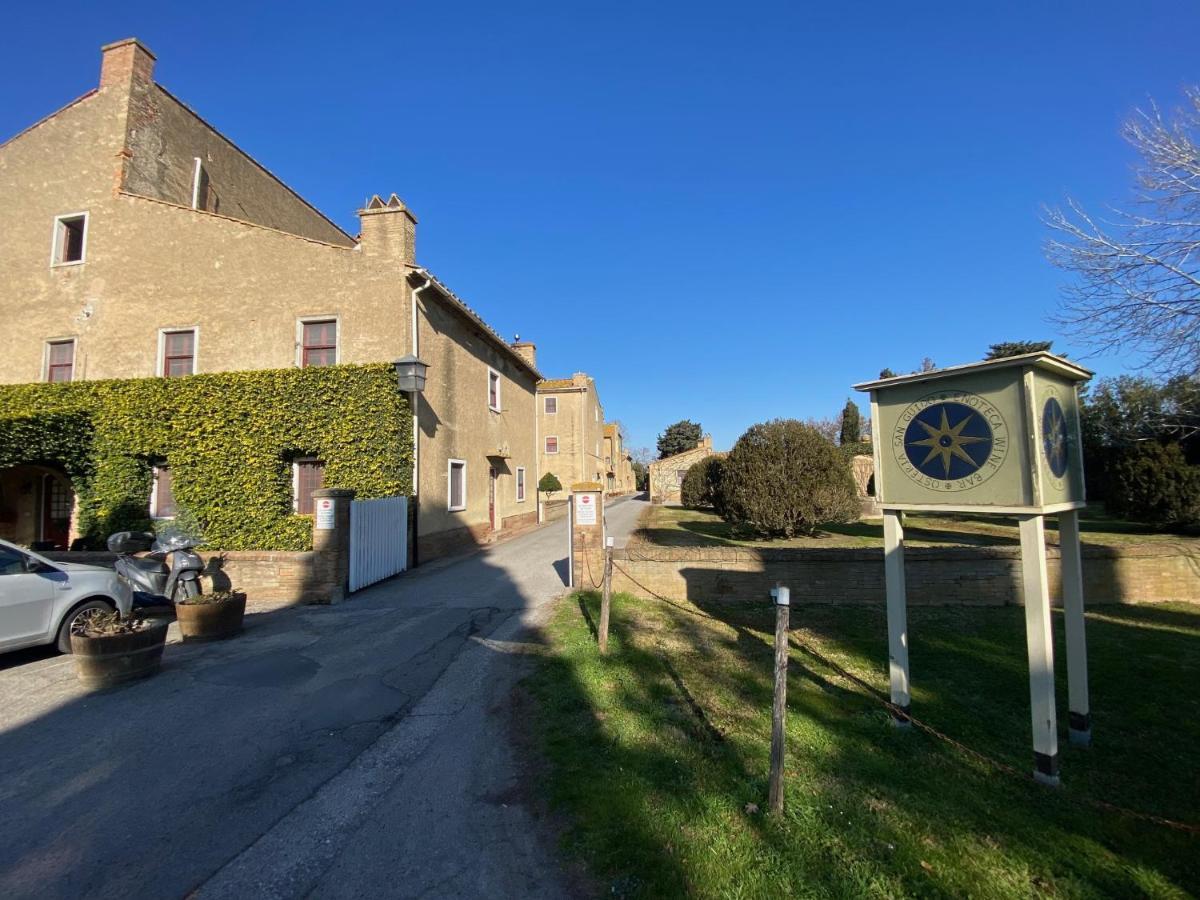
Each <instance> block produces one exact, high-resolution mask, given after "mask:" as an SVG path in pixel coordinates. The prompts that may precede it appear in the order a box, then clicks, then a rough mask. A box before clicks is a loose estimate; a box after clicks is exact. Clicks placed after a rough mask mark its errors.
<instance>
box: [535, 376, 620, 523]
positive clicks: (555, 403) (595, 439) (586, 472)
mask: <svg viewBox="0 0 1200 900" xmlns="http://www.w3.org/2000/svg"><path fill="white" fill-rule="evenodd" d="M537 398H538V433H539V436H540V437H539V443H540V451H541V452H540V456H539V462H538V470H539V471H541V472H553V473H554V475H555V476H556V477H557V478H558V480H559V482H560V483H561V484H562V486H563V493H565V492H568V491H570V490H571V485H572V484H576V483H578V482H583V481H587V482H594V483H596V484H604V483H605V482H606V476H605V472H606V470H607V467H606V466H605V462H604V407H603V405H601V403H600V395H599V394H598V393H597V391H596V382H595V380H594V379H593V378H592V377H591V376H590V375H587V374H585V373H583V372H576V373H575V374H574V375H572V376H571V377H570V378H553V379H548V380H545V381H540V382H538V385H537ZM563 493H558V494H552V495H551V496H550V498H549V499H555V498H556V497H561V496H563Z"/></svg>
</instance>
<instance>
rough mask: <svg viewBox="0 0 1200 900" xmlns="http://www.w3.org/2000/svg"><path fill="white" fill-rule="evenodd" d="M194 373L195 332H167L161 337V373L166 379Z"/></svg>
mask: <svg viewBox="0 0 1200 900" xmlns="http://www.w3.org/2000/svg"><path fill="white" fill-rule="evenodd" d="M195 371H196V332H194V331H168V332H167V333H166V334H164V335H163V371H162V374H163V375H164V376H166V377H167V378H176V377H178V376H180V375H192V374H194V373H195Z"/></svg>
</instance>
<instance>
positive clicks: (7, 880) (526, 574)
mask: <svg viewBox="0 0 1200 900" xmlns="http://www.w3.org/2000/svg"><path fill="white" fill-rule="evenodd" d="M643 506H644V503H642V502H641V501H639V500H624V501H617V503H615V504H613V505H612V506H610V507H609V509H608V511H607V516H608V522H609V530H610V533H611V534H614V535H616V536H617V537H618V539H620V538H621V537H623V536H625V535H627V534H628V533H629V531H630V530H631V529H632V526H633V524H634V522H635V520H636V518H637V515H638V514H639V512H640V511H641V508H642V507H643ZM565 557H566V525H565V523H554V524H552V525H550V526H547V527H544V528H542V529H539V530H537V531H534V532H531V533H529V534H526V535H524V536H522V537H520V538H517V539H515V540H512V541H510V542H508V543H504V544H500V545H497V546H495V547H493V548H491V549H489V550H487V551H485V552H481V553H477V554H474V555H472V556H469V557H466V558H462V559H459V560H455V561H442V562H436V563H433V564H431V565H429V566H425V567H422V568H420V569H418V570H417V571H415V572H413V573H410V574H409V575H405V576H402V577H400V578H398V579H395V580H393V581H391V582H388V583H385V584H382V585H377V586H376V587H374V588H371V589H368V590H366V591H363V592H360V593H359V594H357V595H355V597H354V598H353V599H351V600H350V601H348V602H347V603H345V604H344V605H341V606H337V607H301V608H292V609H284V610H279V611H275V612H270V613H262V614H257V615H253V616H248V617H247V628H246V633H245V634H244V635H243V636H242V637H240V638H238V639H236V640H233V641H228V642H225V643H220V644H210V645H182V644H175V645H170V646H168V648H167V652H166V654H165V656H164V668H163V671H162V673H160V674H159V675H157V676H155V677H154V678H152V679H149V680H148V681H145V682H142V683H140V684H136V685H132V686H130V687H127V688H124V689H122V690H119V691H114V692H111V693H107V694H97V695H88V694H85V693H83V692H82V691H80V689H79V688H78V687H77V684H76V682H75V676H74V671H73V668H72V666H73V664H72V661H71V659H70V658H69V657H58V656H52V655H49V654H48V653H40V654H30V653H24V654H10V655H9V656H8V657H4V656H0V760H2V761H3V767H2V769H0V809H2V810H3V815H2V816H0V896H4V897H33V896H37V897H79V896H82V895H87V896H89V897H179V896H183V895H185V894H189V893H191V892H196V894H197V895H198V896H200V897H248V896H253V897H295V896H309V895H311V896H316V897H343V896H344V897H352V896H353V897H359V898H361V897H416V896H429V897H467V896H470V897H479V896H489V897H499V896H506V897H507V896H522V897H552V896H562V895H564V894H565V893H566V890H567V886H566V884H565V882H564V875H563V872H562V870H561V867H560V866H559V864H558V861H557V859H556V858H555V856H554V850H553V848H552V847H548V846H546V843H547V842H546V841H545V839H544V829H542V828H541V826H540V825H539V823H538V822H537V821H536V820H535V818H534V814H533V813H531V811H530V810H529V809H527V808H526V807H525V806H522V805H521V804H520V803H519V802H517V800H516V797H517V796H518V794H519V792H518V791H517V790H516V788H517V786H518V781H519V778H518V776H519V772H520V767H519V766H520V760H519V758H518V756H517V753H516V751H515V750H514V748H513V746H512V744H511V741H510V734H511V732H510V728H511V723H510V721H509V716H508V715H507V713H508V709H507V704H508V702H509V698H510V695H511V689H512V686H513V684H514V683H515V682H516V681H517V680H518V679H519V678H520V677H521V676H522V674H524V672H525V671H527V666H528V665H529V657H528V655H527V654H525V653H523V652H522V651H523V650H524V649H526V648H525V647H524V646H523V645H522V641H524V640H527V639H528V638H529V637H530V632H529V628H530V627H531V626H535V625H537V624H538V623H539V622H540V621H541V620H542V618H543V617H544V616H545V614H546V613H547V612H548V609H549V603H550V601H552V600H553V599H554V598H555V597H557V596H559V595H561V594H562V593H563V591H564V585H563V575H562V573H564V572H565V570H566V560H565Z"/></svg>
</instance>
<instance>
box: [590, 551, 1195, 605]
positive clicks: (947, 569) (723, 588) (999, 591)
mask: <svg viewBox="0 0 1200 900" xmlns="http://www.w3.org/2000/svg"><path fill="white" fill-rule="evenodd" d="M1046 554H1047V557H1048V564H1049V566H1048V567H1049V575H1050V594H1051V597H1055V598H1057V597H1060V596H1061V578H1062V576H1061V564H1060V563H1061V560H1060V556H1059V551H1058V548H1056V547H1050V548H1047V551H1046ZM613 559H614V561H615V566H614V571H613V589H614V590H617V591H626V592H628V593H631V594H635V595H638V596H646V595H647V591H646V590H645V589H646V588H648V589H649V590H651V591H654V592H656V593H659V594H662V595H663V596H665V597H671V598H674V599H686V600H689V601H691V602H693V603H697V604H699V605H703V604H704V603H738V602H747V601H749V602H763V601H764V598H765V597H767V596H768V593H767V592H768V591H769V590H770V589H771V588H772V587H774V586H775V584H776V582H779V583H782V584H785V585H787V586H788V587H790V588H791V591H792V602H793V603H836V604H861V603H883V602H884V600H885V597H884V583H883V550H882V549H861V550H860V549H849V548H847V549H836V548H830V549H827V550H807V549H763V550H757V549H753V548H743V547H693V548H686V547H656V546H651V545H647V544H644V543H641V542H637V543H635V544H634V545H632V546H631V547H630V548H628V549H623V550H617V551H615V552H614V554H613ZM622 570H624V571H622ZM626 573H627V574H626ZM1083 573H1084V597H1085V599H1086V601H1087V602H1088V603H1147V602H1154V601H1161V600H1183V601H1189V602H1193V603H1197V602H1200V548H1197V547H1193V546H1187V545H1184V544H1168V543H1156V544H1136V545H1130V546H1123V547H1094V546H1085V547H1084V548H1083ZM905 574H906V579H907V588H908V590H907V593H908V602H909V603H910V604H914V605H918V604H923V605H931V606H939V605H958V604H963V605H978V606H1003V605H1005V604H1019V603H1021V602H1022V597H1021V595H1022V587H1021V554H1020V550H1019V549H1017V548H1016V547H947V548H928V549H926V548H908V549H906V550H905ZM635 581H636V582H637V583H635ZM639 584H640V585H641V586H644V588H643V587H641V586H639Z"/></svg>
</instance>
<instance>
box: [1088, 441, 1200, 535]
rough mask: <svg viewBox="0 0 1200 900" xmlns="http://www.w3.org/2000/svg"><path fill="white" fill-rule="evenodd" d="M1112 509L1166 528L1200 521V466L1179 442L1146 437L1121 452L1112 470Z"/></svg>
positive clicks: (1127, 517)
mask: <svg viewBox="0 0 1200 900" xmlns="http://www.w3.org/2000/svg"><path fill="white" fill-rule="evenodd" d="M1107 481H1108V496H1107V498H1106V504H1105V505H1106V506H1107V508H1108V510H1109V511H1110V512H1112V513H1115V514H1116V515H1118V516H1122V517H1124V518H1126V519H1132V520H1133V521H1135V522H1146V523H1148V524H1151V525H1158V526H1161V527H1166V528H1177V527H1181V526H1188V525H1196V524H1200V467H1198V466H1190V465H1188V463H1187V460H1186V459H1185V458H1184V455H1183V450H1181V449H1180V447H1179V445H1178V444H1168V445H1166V446H1163V445H1162V444H1160V443H1158V442H1157V441H1143V442H1141V443H1139V444H1135V445H1134V446H1133V447H1131V448H1129V449H1128V450H1125V451H1123V452H1122V453H1120V454H1119V455H1118V456H1117V457H1116V459H1115V460H1114V462H1113V464H1112V468H1111V469H1110V470H1109V472H1108V479H1107Z"/></svg>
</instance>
